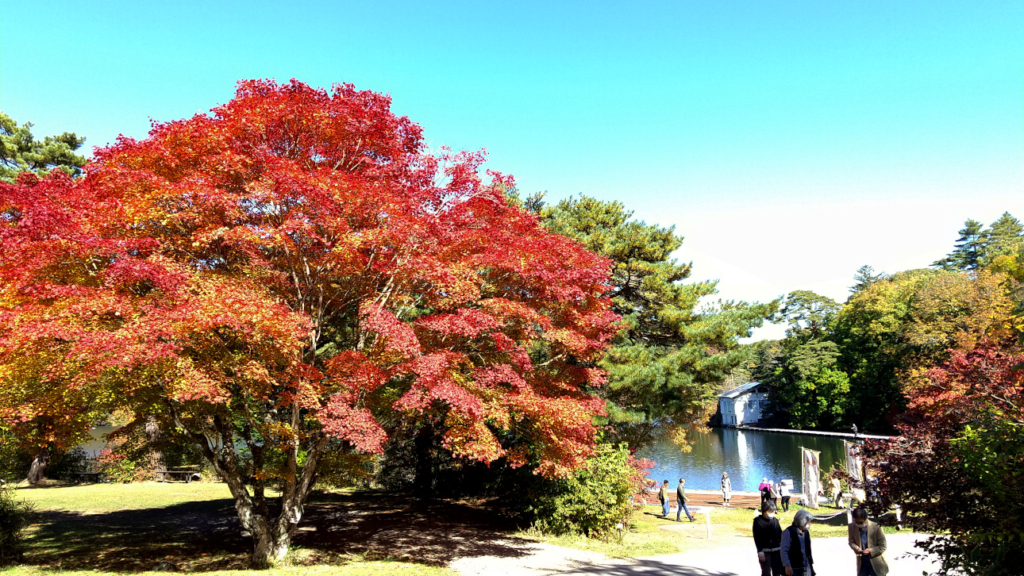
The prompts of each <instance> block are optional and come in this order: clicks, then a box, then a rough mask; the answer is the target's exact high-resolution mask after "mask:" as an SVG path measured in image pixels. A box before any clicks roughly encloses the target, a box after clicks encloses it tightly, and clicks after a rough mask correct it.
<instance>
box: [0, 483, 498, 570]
mask: <svg viewBox="0 0 1024 576" xmlns="http://www.w3.org/2000/svg"><path fill="white" fill-rule="evenodd" d="M17 497H18V498H19V499H22V500H25V501H27V502H30V503H31V504H32V505H33V506H34V507H35V509H36V514H35V516H34V522H33V524H32V526H30V527H29V529H28V530H27V533H26V536H27V538H26V544H27V550H26V556H25V562H24V565H23V566H19V567H15V568H9V569H6V570H0V576H43V575H44V574H49V573H52V572H56V571H59V572H62V573H66V574H73V575H76V576H77V575H79V574H80V575H81V576H87V575H88V576H100V575H104V574H118V573H127V572H131V573H135V572H144V571H148V570H151V569H152V568H153V567H154V565H156V564H157V563H158V562H163V561H166V562H171V563H173V564H175V565H176V566H177V567H178V568H179V569H180V570H181V571H188V572H205V573H217V574H219V573H229V572H242V571H245V570H246V569H247V568H248V556H249V553H250V552H251V550H252V539H251V538H250V537H248V535H247V534H243V532H242V530H241V526H240V525H239V523H238V519H237V516H236V514H235V510H234V502H233V500H232V499H231V498H230V494H229V492H228V490H227V487H226V486H224V485H223V484H213V483H211V484H204V483H193V484H185V483H167V484H160V483H138V484H93V485H86V486H71V487H50V488H32V489H29V488H22V489H19V490H18V491H17ZM508 531H509V530H508V529H505V528H502V527H500V526H496V522H495V521H494V520H493V519H492V518H491V515H490V513H489V511H487V510H482V509H479V508H478V507H474V506H471V505H466V504H459V503H446V502H431V503H422V502H418V501H415V500H410V499H408V498H399V497H395V495H389V494H375V493H366V492H364V493H354V492H353V491H337V492H330V493H322V494H317V495H315V496H314V497H313V498H311V500H310V502H309V503H308V504H307V506H306V514H305V516H304V517H303V521H302V523H301V524H300V527H299V531H298V532H297V533H296V535H295V537H294V538H293V547H292V551H291V552H290V553H289V556H288V558H286V560H285V562H284V563H283V564H282V565H281V566H279V567H277V568H275V569H273V570H271V571H269V572H268V574H270V575H272V576H285V575H286V574H287V575H291V574H293V573H294V574H298V573H299V572H302V573H303V574H306V573H312V574H314V575H316V574H320V573H327V572H330V573H331V574H339V575H342V576H346V575H349V574H352V575H354V574H370V575H373V574H380V575H384V574H387V575H388V576H447V575H452V574H454V572H452V571H450V570H448V569H447V568H445V566H446V564H447V562H448V561H450V560H451V559H452V558H453V557H457V556H460V555H461V556H473V555H479V554H484V553H492V552H493V551H494V550H495V549H497V552H498V553H501V552H508V551H507V550H504V549H503V548H502V545H500V544H491V541H493V540H494V539H496V538H497V537H499V536H500V537H506V538H507V537H508ZM466 536H469V537H466Z"/></svg>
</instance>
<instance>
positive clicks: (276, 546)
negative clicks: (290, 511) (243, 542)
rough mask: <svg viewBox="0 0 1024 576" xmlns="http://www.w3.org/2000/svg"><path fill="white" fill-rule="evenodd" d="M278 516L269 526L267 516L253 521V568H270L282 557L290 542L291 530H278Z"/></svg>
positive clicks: (286, 551)
mask: <svg viewBox="0 0 1024 576" xmlns="http://www.w3.org/2000/svg"><path fill="white" fill-rule="evenodd" d="M280 524H281V519H280V518H279V519H278V521H277V522H275V526H273V527H272V526H271V523H270V520H269V518H266V517H263V518H259V519H258V520H257V521H256V522H254V523H253V528H254V529H253V530H252V539H253V543H254V547H253V552H252V567H253V568H271V567H273V566H275V565H276V564H277V563H278V562H280V561H281V560H283V559H284V557H285V555H286V554H288V547H289V546H290V545H291V542H292V535H291V531H289V530H279V529H278V527H279V526H280Z"/></svg>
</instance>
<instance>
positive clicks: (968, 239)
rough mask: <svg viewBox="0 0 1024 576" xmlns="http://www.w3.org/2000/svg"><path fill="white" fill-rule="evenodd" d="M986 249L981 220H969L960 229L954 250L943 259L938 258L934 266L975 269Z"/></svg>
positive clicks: (950, 268)
mask: <svg viewBox="0 0 1024 576" xmlns="http://www.w3.org/2000/svg"><path fill="white" fill-rule="evenodd" d="M984 249H985V231H984V230H983V229H982V224H981V222H978V221H977V220H967V221H966V222H964V227H963V228H962V229H961V230H960V237H959V238H957V241H956V244H955V245H954V248H953V251H952V252H950V253H949V255H948V256H946V257H945V258H943V259H941V260H936V261H935V262H934V263H933V264H932V266H938V267H939V268H942V269H944V270H975V269H977V268H978V263H979V261H980V259H981V255H982V252H983V251H984Z"/></svg>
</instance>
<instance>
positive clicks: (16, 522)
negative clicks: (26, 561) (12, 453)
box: [0, 485, 32, 566]
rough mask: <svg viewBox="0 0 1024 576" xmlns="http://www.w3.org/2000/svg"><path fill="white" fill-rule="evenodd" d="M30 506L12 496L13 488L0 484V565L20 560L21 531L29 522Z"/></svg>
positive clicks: (21, 548) (21, 549)
mask: <svg viewBox="0 0 1024 576" xmlns="http://www.w3.org/2000/svg"><path fill="white" fill-rule="evenodd" d="M31 513H32V507H31V506H30V505H28V504H26V503H24V502H19V501H17V500H15V498H14V489H13V488H10V487H9V486H5V485H0V566H6V565H8V564H12V563H14V562H18V561H20V560H21V556H22V553H23V531H24V530H25V528H26V527H28V524H29V517H30V516H31Z"/></svg>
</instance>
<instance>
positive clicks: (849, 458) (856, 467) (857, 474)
mask: <svg viewBox="0 0 1024 576" xmlns="http://www.w3.org/2000/svg"><path fill="white" fill-rule="evenodd" d="M858 446H859V445H858V444H855V443H853V442H847V441H846V440H843V448H844V449H845V451H846V473H847V474H849V475H850V478H853V479H854V480H856V481H857V482H860V483H863V482H864V474H863V470H864V462H863V460H861V457H860V449H859V448H858ZM861 485H863V484H861ZM851 492H853V498H854V500H857V501H858V502H863V501H864V489H863V488H854V489H853V490H851Z"/></svg>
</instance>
